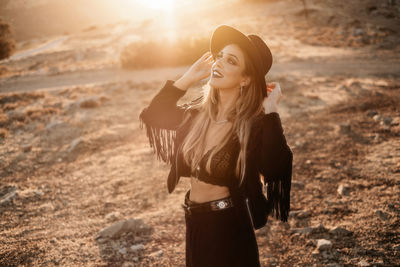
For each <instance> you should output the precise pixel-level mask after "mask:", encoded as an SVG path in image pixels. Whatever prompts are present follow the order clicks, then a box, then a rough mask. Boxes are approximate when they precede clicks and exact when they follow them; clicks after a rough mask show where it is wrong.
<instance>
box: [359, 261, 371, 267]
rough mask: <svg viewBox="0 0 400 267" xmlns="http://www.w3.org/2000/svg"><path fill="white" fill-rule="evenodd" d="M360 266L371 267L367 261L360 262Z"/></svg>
mask: <svg viewBox="0 0 400 267" xmlns="http://www.w3.org/2000/svg"><path fill="white" fill-rule="evenodd" d="M358 266H361V267H364V266H370V265H369V263H368V262H367V261H366V260H361V261H359V262H358Z"/></svg>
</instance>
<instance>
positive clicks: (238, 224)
mask: <svg viewBox="0 0 400 267" xmlns="http://www.w3.org/2000/svg"><path fill="white" fill-rule="evenodd" d="M210 51H211V52H207V53H205V54H204V55H203V56H202V57H201V58H200V59H198V60H197V61H196V62H195V63H194V64H193V65H192V66H191V67H190V68H189V70H188V71H187V72H186V73H185V74H184V75H183V76H182V77H181V78H180V79H178V80H176V81H172V80H168V81H167V82H166V83H165V85H164V87H163V88H162V89H161V90H160V91H159V92H158V94H157V95H156V96H155V97H154V98H153V99H152V101H151V103H150V104H149V106H148V107H146V108H144V109H143V110H142V112H141V114H140V122H141V124H140V125H141V127H142V126H143V124H144V125H145V126H146V130H147V136H148V138H149V141H150V145H151V146H152V147H153V148H154V151H155V152H156V154H157V157H158V158H160V159H162V160H163V161H164V162H167V163H169V164H171V169H170V172H169V174H168V180H167V184H168V192H169V193H172V192H173V190H174V188H175V186H176V185H177V183H178V181H179V179H180V177H189V178H190V182H191V188H190V190H188V191H187V193H186V195H185V200H184V203H183V204H182V207H183V209H184V211H185V221H186V266H246V267H247V266H260V262H259V251H258V246H257V242H256V238H255V233H254V229H259V228H261V227H263V226H264V225H265V224H266V223H267V217H268V215H269V214H270V213H274V214H275V217H276V218H277V219H281V220H282V221H287V217H288V213H289V208H290V187H291V176H292V158H293V156H292V151H291V150H290V148H289V146H288V145H287V143H286V139H285V136H284V134H283V129H282V125H281V120H280V117H279V113H278V110H277V104H278V103H279V100H280V98H281V96H282V93H281V91H280V87H279V84H277V83H275V84H274V83H271V84H269V86H267V85H266V82H265V75H266V74H267V72H268V71H269V69H270V68H271V65H272V55H271V52H270V50H269V48H268V46H267V45H266V44H265V42H264V41H263V40H262V39H261V38H260V37H258V36H257V35H248V36H246V35H244V34H243V33H241V32H240V31H238V30H236V29H234V28H232V27H230V26H227V25H220V26H219V27H217V28H216V29H215V31H214V32H213V35H212V37H211V40H210ZM210 74H211V77H210V79H209V81H208V83H207V84H206V86H205V87H204V88H203V89H204V90H203V91H202V92H201V96H200V97H198V98H197V99H194V100H192V101H191V102H189V103H186V104H183V105H177V101H178V100H179V99H180V98H181V97H182V96H183V95H184V94H185V92H186V91H187V89H188V88H190V87H191V86H192V85H194V84H195V83H197V82H198V81H200V80H202V79H204V78H207V77H208V76H209V75H210ZM274 88H275V89H274ZM267 92H269V93H270V94H269V95H267ZM261 178H262V180H261ZM263 183H264V184H267V185H268V186H267V190H266V191H267V192H266V193H267V198H266V197H265V195H264V193H263Z"/></svg>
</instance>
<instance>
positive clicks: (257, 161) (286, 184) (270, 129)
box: [139, 80, 293, 229]
mask: <svg viewBox="0 0 400 267" xmlns="http://www.w3.org/2000/svg"><path fill="white" fill-rule="evenodd" d="M173 83H174V81H173V80H167V82H166V83H165V85H164V86H163V87H162V88H161V90H160V91H159V92H158V93H157V94H156V95H155V96H154V98H153V99H152V101H151V102H150V104H149V105H148V106H147V107H145V108H144V109H143V110H142V111H141V113H140V116H139V119H140V128H141V129H143V124H144V125H145V126H146V133H147V137H148V138H149V142H150V146H151V147H152V148H153V150H154V152H155V153H156V155H157V158H158V159H161V160H162V161H164V162H166V163H167V164H169V165H171V168H170V171H169V174H168V179H167V185H168V192H169V193H172V192H173V190H174V189H175V186H176V185H177V183H178V182H179V179H180V177H181V176H184V177H190V168H189V166H186V164H184V161H183V157H182V153H179V152H178V148H179V146H180V144H181V143H182V141H183V139H184V137H185V136H186V134H187V131H188V129H189V123H186V124H184V125H181V127H178V126H179V125H180V124H181V122H182V121H183V118H184V116H185V113H186V112H189V113H190V114H189V116H195V115H196V113H197V112H198V111H197V110H196V109H193V108H192V109H190V108H189V107H190V103H187V104H183V105H177V102H178V100H179V99H180V98H181V97H182V96H183V95H184V94H185V93H186V91H185V90H182V89H179V88H177V87H176V86H174V85H173ZM194 101H196V100H194ZM192 103H193V102H192ZM188 121H189V122H190V119H189V120H188ZM247 155H248V156H247V160H246V169H247V170H246V172H245V179H244V182H243V184H242V185H241V186H233V187H231V188H229V189H230V193H231V196H232V198H233V199H234V203H235V202H237V203H239V201H240V200H243V199H245V200H246V202H247V206H248V209H249V210H250V215H251V219H252V223H253V227H254V228H255V229H259V228H261V227H263V226H264V225H265V224H266V223H267V218H268V215H269V214H270V213H271V212H272V213H273V214H275V217H276V219H280V220H281V221H284V222H285V221H287V219H288V215H289V210H290V188H291V179H292V160H293V154H292V151H291V149H290V148H289V146H288V145H287V143H286V138H285V135H284V134H283V129H282V125H281V120H280V117H279V114H278V113H276V112H272V113H269V114H261V115H259V116H257V118H256V119H255V121H254V123H253V126H252V128H251V134H250V139H249V144H248V152H247ZM260 174H261V175H262V176H263V177H264V179H263V182H262V180H261V178H260ZM263 183H264V185H267V189H266V192H267V198H266V197H265V195H264V193H263ZM238 185H239V183H238Z"/></svg>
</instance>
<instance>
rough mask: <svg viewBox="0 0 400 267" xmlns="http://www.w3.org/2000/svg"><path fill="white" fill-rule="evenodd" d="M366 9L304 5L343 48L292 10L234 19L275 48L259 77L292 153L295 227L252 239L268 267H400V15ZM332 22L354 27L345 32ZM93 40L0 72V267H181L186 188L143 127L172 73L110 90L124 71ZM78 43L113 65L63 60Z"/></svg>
mask: <svg viewBox="0 0 400 267" xmlns="http://www.w3.org/2000/svg"><path fill="white" fill-rule="evenodd" d="M288 2H289V3H290V4H292V5H291V6H290V7H289V6H285V4H286V5H287V3H288ZM298 2H301V1H298ZM336 2H337V3H340V1H339V2H338V1H336ZM372 2H373V1H370V2H368V3H369V6H368V9H367V10H368V12H370V13H369V17H368V23H364V19H365V18H366V17H365V16H364V15H365V14H364V13H362V14H361V13H360V14H358V13H357V12H355V11H354V7H353V12H351V10H346V11H343V10H342V9H340V5H339V4H337V5H335V4H334V2H333V1H332V2H331V1H327V2H326V3H328V4H329V9H327V7H326V6H321V5H320V4H318V3H319V2H318V1H314V2H311V1H310V2H309V1H307V2H306V3H308V4H309V5H308V7H309V9H310V10H309V13H308V15H309V17H308V18H309V20H311V22H312V21H313V19H314V20H316V19H317V18H320V17H323V18H329V16H328V15H327V16H321V14H323V15H325V14H328V13H329V14H336V15H332V16H334V18H332V19H330V20H328V21H327V22H326V23H325V24H323V25H324V27H330V28H331V29H332V32H333V31H334V30H335V29H336V30H337V31H336V30H335V32H339V33H340V30H343V31H345V32H347V33H348V34H347V33H346V34H343V35H341V36H344V37H343V38H344V39H343V41H342V42H339V43H340V44H341V45H339V46H338V45H337V42H338V39H337V38H332V36H331V35H330V34H329V35H326V36H325V35H322V34H321V33H320V32H319V31H318V29H319V27H316V26H315V27H308V28H307V27H305V26H304V25H303V24H302V23H300V22H299V21H300V19H301V18H303V13H302V12H304V10H303V9H302V5H297V6H293V3H294V1H273V2H271V3H269V4H263V3H255V4H249V5H246V6H245V7H244V8H242V9H241V10H240V12H242V13H241V15H242V17H243V16H248V17H246V18H253V20H247V25H249V26H248V27H249V29H250V28H251V29H255V30H256V31H260V32H262V33H263V34H264V36H269V35H271V36H273V37H274V38H272V39H271V43H272V48H273V49H274V54H275V55H276V61H275V63H276V65H275V66H273V69H272V70H271V73H270V74H269V77H268V79H269V80H270V81H278V82H280V84H281V87H282V92H283V95H284V97H283V99H282V100H281V103H280V114H281V119H282V124H283V128H284V133H285V136H286V139H287V141H288V144H289V146H290V147H291V148H292V151H293V154H294V162H293V183H292V194H291V212H290V216H289V221H288V222H287V223H282V222H280V221H277V220H275V219H274V218H271V217H270V218H269V221H268V224H267V226H266V227H264V228H262V229H260V230H257V231H256V236H257V241H258V244H259V251H260V260H261V262H262V265H263V266H331V267H332V266H396V265H400V260H399V259H400V238H399V236H400V235H399V227H400V218H399V217H400V216H399V214H400V201H399V197H398V196H399V193H400V183H399V182H400V138H399V136H400V110H399V103H400V94H399V88H400V79H399V73H400V72H399V69H400V62H399V57H398V51H399V46H398V45H396V42H394V41H393V40H397V39H396V36H394V35H393V34H391V33H390V30H386V31H385V30H383V29H389V28H390V29H392V30H396V28H395V27H394V26H393V25H391V24H388V23H387V22H386V20H385V18H386V17H387V16H388V17H389V18H386V19H392V20H393V21H396V20H395V18H393V17H391V16H396V14H395V15H393V14H392V13H391V12H393V10H395V9H396V8H397V10H398V8H399V7H398V5H397V4H396V3H395V5H394V7H392V6H391V4H392V3H391V2H395V1H384V4H385V5H383V4H380V5H374V4H371V3H372ZM311 3H314V4H313V5H311ZM328 4H327V5H328ZM374 6H375V7H374ZM365 7H366V6H365ZM232 8H234V6H233V7H232ZM261 8H263V9H261ZM366 8H367V7H366ZM246 10H247V11H246ZM249 10H250V11H254V13H255V14H253V15H252V16H253V17H251V15H250V14H252V13H251V12H250V11H249ZM302 10H303V11H302ZM357 10H358V9H357ZM262 11H264V12H271V14H274V15H273V16H271V19H269V20H268V23H269V24H268V25H269V26H268V27H261V26H260V25H261V23H262V22H263V20H262V19H260V17H259V16H257V12H260V13H262ZM278 11H279V12H280V13H279V12H278ZM334 11H336V12H334ZM246 12H247V13H246ZM341 12H342V13H341ZM346 12H347V13H346ZM371 13H372V15H371ZM277 14H279V15H277ZM280 14H284V15H280ZM318 14H319V16H318ZM341 14H352V15H353V16H347V17H348V18H349V20H350V21H351V19H353V20H358V21H359V22H360V24H359V25H357V23H356V22H354V21H353V24H352V23H350V24H346V23H348V21H347V20H344V19H338V16H339V18H341V17H340V16H341ZM357 14H358V15H357ZM363 14H364V15H363ZM355 15H357V16H355ZM335 16H336V19H335ZM342 16H343V17H344V15H342ZM296 18H297V19H296ZM374 19H375V20H374ZM282 21H283V22H284V24H282ZM335 21H337V23H339V22H340V23H341V24H340V23H339V24H340V25H337V24H335ZM295 22H298V23H295ZM317 22H319V23H320V24H321V23H322V22H320V21H318V20H317ZM378 22H381V23H382V24H381V25H386V26H381V28H379V29H377V32H378V33H377V34H376V35H377V36H378V35H380V34H381V35H382V36H383V37H382V40H380V39H379V38H375V39H374V38H372V37H371V36H375V35H373V34H371V32H372V31H371V32H370V29H369V28H367V27H366V25H378V24H379V23H378ZM266 23H267V22H266ZM313 23H316V22H313ZM385 23H386V24H385ZM238 24H239V23H238ZM311 25H314V24H311ZM388 25H389V26H388ZM118 27H120V26H118ZM340 27H342V28H340ZM357 27H360V30H355V29H356V28H357ZM371 27H372V26H371ZM385 27H386V28H385ZM267 28H270V29H274V30H273V31H271V33H268V32H267V31H266V29H267ZM393 28H394V29H393ZM357 29H358V28H357ZM96 31H102V30H101V29H96ZM103 31H105V30H103ZM278 32H279V34H278ZM294 32H296V34H297V35H296V36H295V35H294ZM361 32H363V34H361V36H364V37H358V36H360V35H359V34H360V33H361ZM385 32H386V33H385ZM385 34H387V35H385ZM85 36H86V39H85V38H83V37H85ZM96 36H97V37H98V38H100V37H101V36H102V35H101V34H100V33H98V35H96ZM96 36H94V34H93V32H92V31H85V32H83V33H82V34H81V35H80V36H72V37H70V38H69V39H68V40H65V42H66V43H62V44H61V43H60V44H59V45H57V46H50V47H47V48H45V49H42V51H41V52H40V53H39V54H36V52H35V53H32V54H29V53H28V54H25V56H24V55H22V56H21V57H19V58H18V57H15V58H14V59H12V60H8V61H6V62H2V63H1V65H2V66H3V68H5V69H7V70H8V72H7V73H8V74H5V76H3V78H2V80H1V81H0V92H1V93H0V107H1V111H0V177H1V179H0V211H1V212H0V233H1V234H0V265H1V266H58V265H61V266H184V255H185V254H184V253H185V243H184V240H185V225H184V216H183V215H184V214H183V210H182V208H181V206H180V204H181V203H182V201H183V197H184V193H185V192H186V190H188V189H189V187H190V184H189V181H188V179H181V182H180V184H179V185H178V186H177V188H176V190H175V191H174V193H172V194H170V195H169V194H168V193H167V188H166V176H167V174H168V170H169V167H168V166H167V165H165V164H163V163H160V162H158V161H157V160H156V157H155V155H154V154H153V151H152V150H151V148H150V147H149V145H148V141H147V137H146V135H145V132H144V130H142V129H140V127H139V121H138V115H139V112H140V111H141V109H142V108H143V107H145V106H146V105H147V104H148V103H149V101H150V100H151V98H152V97H153V96H154V94H155V93H156V92H157V91H158V90H159V89H160V88H161V86H162V85H163V84H164V83H165V79H166V78H168V79H176V78H178V77H179V75H181V74H182V69H181V68H176V69H173V70H168V75H165V76H162V75H158V74H157V75H155V73H159V72H160V70H149V71H148V72H146V75H148V76H145V77H148V78H149V79H147V81H146V79H143V77H142V78H136V77H138V75H137V72H130V74H131V75H132V76H131V78H128V76H129V75H130V74H129V73H128V74H126V73H125V74H124V76H123V77H124V78H120V79H118V78H117V79H116V78H115V77H114V74H115V73H121V72H122V71H120V70H117V66H116V63H115V62H116V61H117V60H116V59H115V58H113V57H112V55H113V53H111V52H109V53H108V54H101V53H106V52H104V51H103V50H102V49H103V48H104V47H107V46H103V45H100V44H99V43H100V42H94V41H93V40H95V39H96V38H97V37H96ZM323 36H325V37H323ZM328 36H329V38H328ZM346 36H347V37H346ZM385 36H389V37H388V38H385ZM103 37H104V36H103ZM103 37H101V38H103ZM104 38H105V37H104ZM363 38H364V39H363ZM81 39H83V41H82V42H83V43H84V44H85V45H87V47H88V48H90V46H91V44H90V43H91V42H92V41H93V42H92V43H93V44H98V45H97V46H96V47H97V48H99V49H100V50H101V53H100V52H99V53H100V54H101V55H107V56H105V57H101V56H98V57H96V56H95V55H94V56H92V57H90V56H87V57H86V56H83V57H81V58H79V57H77V56H76V54H79V53H80V52H76V51H75V48H74V49H70V51H72V52H71V53H72V54H71V55H72V56H70V57H69V58H70V59H71V61H70V62H69V64H64V63H58V62H59V61H57V60H56V58H54V55H55V50H57V49H59V50H60V51H65V49H66V47H67V48H71V46H73V45H74V42H78V41H79V40H81ZM349 39H351V40H356V41H346V40H349ZM367 39H368V40H370V41H368V42H367V41H365V40H367ZM90 40H91V42H89V41H90ZM96 40H97V41H98V40H99V39H96ZM357 40H358V41H357ZM50 42H51V41H50ZM63 42H64V41H63ZM104 43H106V42H101V44H104ZM114 43H115V42H114ZM107 44H109V45H110V46H111V47H112V49H116V48H115V47H113V46H112V44H113V42H111V41H110V42H109V43H107ZM41 45H43V43H41V44H40V45H39V46H38V47H39V48H40V47H41ZM75 45H76V47H79V45H78V44H77V43H75ZM63 47H64V48H63ZM82 47H84V46H82ZM36 49H37V48H36ZM104 49H105V48H104ZM110 49H111V48H110ZM67 50H68V49H67ZM73 51H75V52H73ZM87 51H90V50H87ZM93 51H95V50H93ZM113 51H114V50H113ZM115 51H118V50H117V49H116V50H115ZM22 52H23V53H27V51H21V53H22ZM87 53H89V52H87ZM93 53H95V52H93ZM56 54H57V55H61V54H60V53H58V52H57V53H56ZM20 55H21V54H20ZM39 55H40V56H39ZM68 55H69V54H68ZM83 55H86V54H85V53H83ZM88 55H89V54H88ZM105 58H108V60H105ZM74 60H77V61H79V63H77V64H75V63H74V62H75V61H74ZM85 60H86V61H85ZM36 61H37V62H38V65H37V66H36V67H32V68H31V70H26V66H28V65H29V64H32V65H33V66H35V65H34V64H35V62H36ZM46 62H47V63H46ZM61 62H63V60H61ZM85 62H86V63H85ZM40 64H44V65H43V66H42V67H40V66H41V65H40ZM60 64H64V65H62V66H61V65H60ZM63 66H65V68H64V67H63ZM105 66H106V67H107V68H115V69H113V72H112V74H113V75H110V73H108V74H107V72H105V73H101V76H104V77H102V78H103V79H101V81H99V80H96V79H95V82H90V79H86V78H85V79H83V78H81V79H80V78H79V77H80V76H79V75H78V73H84V72H85V70H86V69H89V70H91V71H92V72H91V73H96V72H97V71H101V69H102V68H105ZM35 68H36V69H35ZM74 68H76V69H74ZM28 69H29V68H28ZM71 72H77V74H76V75H75V76H74V77H75V78H74V79H73V80H72V81H73V82H72V83H68V84H66V83H65V81H71V79H69V78H68V79H62V77H70V76H63V75H67V74H68V73H71ZM161 72H163V73H164V74H165V73H167V72H166V71H165V70H161ZM82 75H84V74H82ZM98 75H100V74H98ZM111 76H112V77H111ZM82 77H83V76H82ZM132 77H134V78H132ZM150 77H157V79H150ZM55 78H57V79H55ZM52 79H53V80H52ZM40 85H41V86H40ZM21 88H23V89H24V90H22V89H21ZM198 89H199V85H198V86H196V87H194V88H191V89H190V90H189V92H188V93H187V95H185V97H184V98H182V99H181V100H180V101H182V102H185V101H187V100H188V99H190V98H191V97H193V96H194V95H195V94H196V90H198Z"/></svg>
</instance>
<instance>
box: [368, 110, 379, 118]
mask: <svg viewBox="0 0 400 267" xmlns="http://www.w3.org/2000/svg"><path fill="white" fill-rule="evenodd" d="M377 114H378V112H377V111H376V110H371V109H370V110H367V116H368V117H371V118H372V117H374V116H375V115H377Z"/></svg>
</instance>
